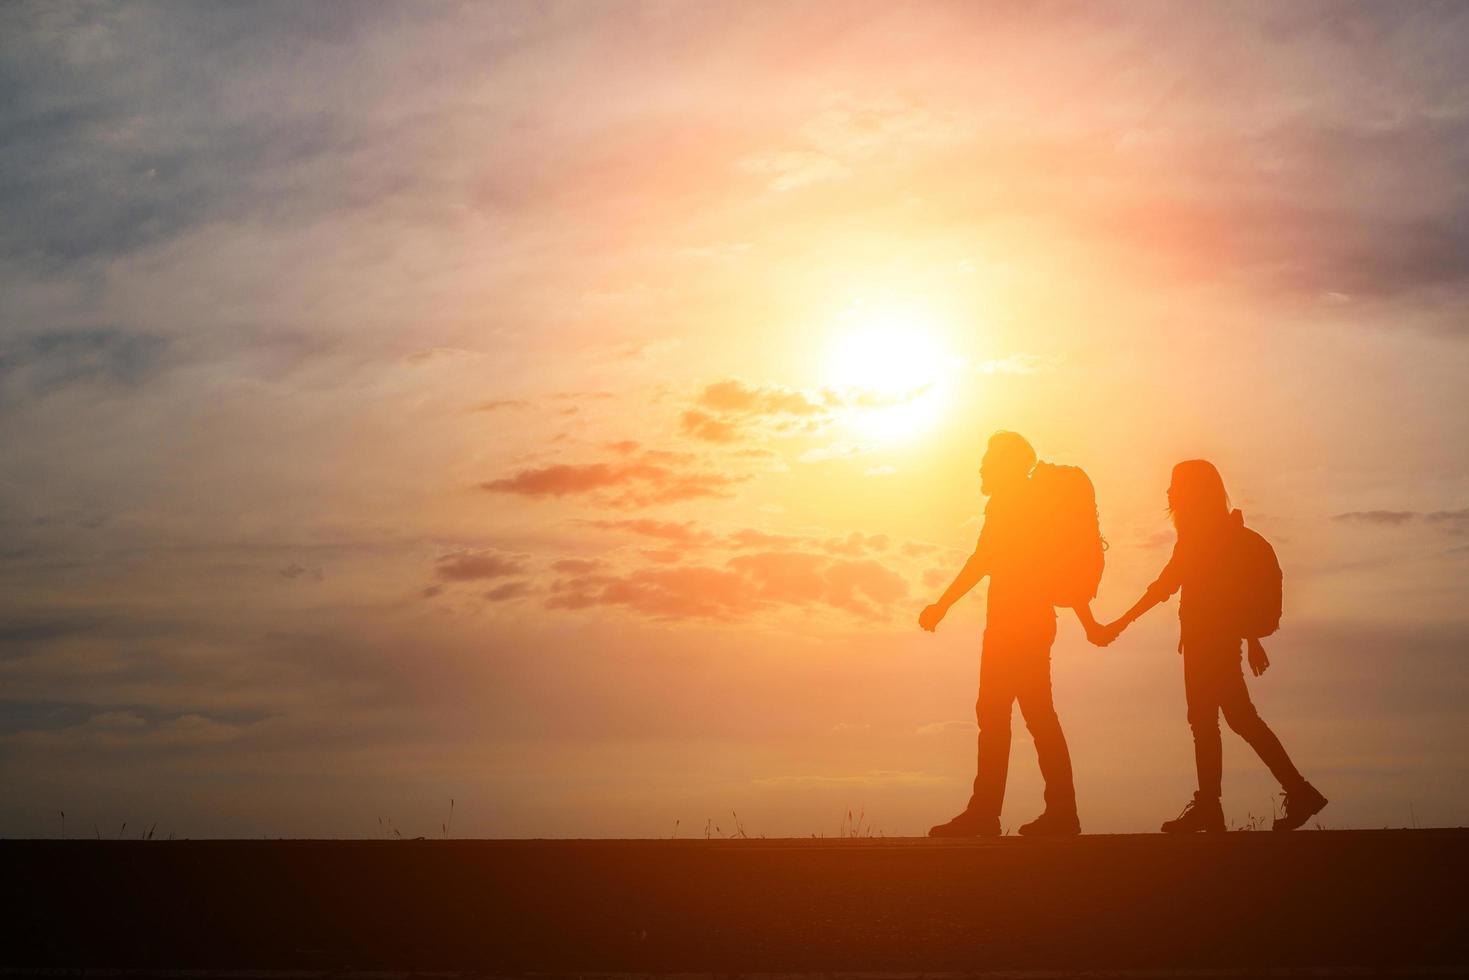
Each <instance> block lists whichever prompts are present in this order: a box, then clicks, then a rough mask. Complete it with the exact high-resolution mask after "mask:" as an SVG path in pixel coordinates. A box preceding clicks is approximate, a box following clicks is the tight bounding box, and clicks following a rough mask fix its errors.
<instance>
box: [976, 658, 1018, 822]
mask: <svg viewBox="0 0 1469 980" xmlns="http://www.w3.org/2000/svg"><path fill="white" fill-rule="evenodd" d="M1013 659H1014V658H1013V656H1012V655H1011V651H1009V650H1005V649H1003V648H1002V647H1001V646H1000V644H998V643H992V642H991V641H990V639H989V637H988V636H987V637H986V638H985V644H984V650H983V651H982V652H981V653H980V660H979V699H978V701H976V702H975V706H974V713H975V716H976V719H977V720H978V722H979V745H978V752H977V753H976V755H977V756H978V758H977V759H976V763H975V774H974V794H973V795H972V796H970V798H969V806H968V807H967V809H968V810H969V811H971V812H973V813H977V814H979V815H980V816H983V817H985V818H994V819H996V820H998V819H999V818H1000V808H1001V807H1002V806H1003V805H1004V802H1005V781H1006V779H1007V777H1008V776H1009V774H1010V714H1011V711H1010V708H1011V705H1013V704H1014V702H1015V679H1014V664H1013V663H1012V662H1011V661H1012V660H1013Z"/></svg>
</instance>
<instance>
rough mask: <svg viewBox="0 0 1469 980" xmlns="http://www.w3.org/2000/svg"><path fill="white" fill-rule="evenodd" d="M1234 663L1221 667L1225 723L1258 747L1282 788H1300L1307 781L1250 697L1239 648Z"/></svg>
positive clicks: (1220, 698) (1255, 747) (1221, 706)
mask: <svg viewBox="0 0 1469 980" xmlns="http://www.w3.org/2000/svg"><path fill="white" fill-rule="evenodd" d="M1231 663H1232V666H1231V668H1230V669H1229V670H1221V672H1220V678H1219V680H1220V684H1219V706H1220V708H1222V709H1223V711H1224V720H1225V722H1227V723H1228V724H1229V727H1230V728H1232V729H1234V731H1235V732H1236V733H1237V734H1238V735H1239V736H1240V738H1243V739H1244V740H1245V741H1246V742H1248V743H1249V746H1250V748H1252V749H1254V750H1255V754H1256V755H1258V756H1259V757H1260V760H1261V761H1262V762H1264V763H1265V765H1266V766H1268V767H1269V768H1270V773H1271V775H1273V776H1274V777H1275V778H1276V779H1277V780H1278V781H1279V782H1280V787H1281V789H1283V790H1285V791H1286V792H1291V791H1293V790H1297V789H1300V788H1301V787H1302V786H1304V785H1305V782H1306V780H1305V779H1304V778H1302V776H1301V773H1300V770H1298V769H1297V768H1296V767H1295V763H1293V762H1291V761H1290V756H1289V755H1287V754H1286V751H1285V746H1283V745H1281V744H1280V739H1278V738H1276V737H1275V733H1274V732H1273V731H1271V730H1270V726H1269V725H1267V724H1265V719H1263V718H1261V717H1260V712H1259V711H1257V710H1255V704H1254V702H1253V701H1251V700H1250V689H1249V687H1247V686H1246V685H1245V674H1244V669H1243V668H1242V667H1241V665H1240V653H1239V650H1238V649H1236V650H1235V652H1234V658H1233V660H1232V662H1231Z"/></svg>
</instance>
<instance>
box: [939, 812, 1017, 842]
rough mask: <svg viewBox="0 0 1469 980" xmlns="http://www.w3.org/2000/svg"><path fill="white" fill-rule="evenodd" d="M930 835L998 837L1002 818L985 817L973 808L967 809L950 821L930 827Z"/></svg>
mask: <svg viewBox="0 0 1469 980" xmlns="http://www.w3.org/2000/svg"><path fill="white" fill-rule="evenodd" d="M928 836H930V837H998V836H1000V818H999V817H983V816H980V815H979V814H978V813H975V812H974V811H973V810H965V811H964V812H963V813H961V814H959V815H958V816H957V817H955V818H954V819H953V820H950V821H949V822H948V823H941V824H939V825H937V826H935V827H930V828H929V831H928Z"/></svg>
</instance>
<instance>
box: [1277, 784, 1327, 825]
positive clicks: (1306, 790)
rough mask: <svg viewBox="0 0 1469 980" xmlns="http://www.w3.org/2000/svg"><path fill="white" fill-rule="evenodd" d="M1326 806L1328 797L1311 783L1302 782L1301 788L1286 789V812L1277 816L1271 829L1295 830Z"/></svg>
mask: <svg viewBox="0 0 1469 980" xmlns="http://www.w3.org/2000/svg"><path fill="white" fill-rule="evenodd" d="M1324 806H1326V797H1324V796H1322V795H1321V794H1320V792H1318V791H1317V789H1316V787H1315V786H1312V785H1311V784H1310V783H1302V784H1301V785H1300V788H1299V789H1294V790H1286V792H1285V812H1284V813H1283V814H1281V815H1280V816H1278V817H1276V818H1275V823H1273V824H1271V826H1270V829H1271V830H1295V829H1296V828H1297V827H1300V826H1302V825H1303V824H1305V822H1306V821H1307V820H1310V819H1311V818H1312V817H1314V816H1316V814H1318V813H1320V812H1321V809H1322V807H1324Z"/></svg>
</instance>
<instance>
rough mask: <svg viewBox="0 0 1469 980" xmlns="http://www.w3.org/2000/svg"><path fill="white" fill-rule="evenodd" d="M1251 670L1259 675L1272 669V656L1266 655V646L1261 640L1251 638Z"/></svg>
mask: <svg viewBox="0 0 1469 980" xmlns="http://www.w3.org/2000/svg"><path fill="white" fill-rule="evenodd" d="M1249 647H1250V656H1249V660H1250V670H1251V671H1253V672H1254V674H1255V676H1256V677H1259V676H1260V675H1261V674H1263V673H1265V671H1267V670H1269V669H1270V658H1269V657H1267V656H1265V648H1264V647H1263V646H1261V645H1260V641H1259V640H1250V642H1249Z"/></svg>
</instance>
